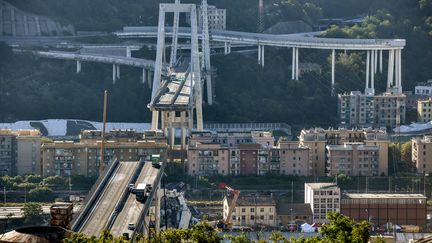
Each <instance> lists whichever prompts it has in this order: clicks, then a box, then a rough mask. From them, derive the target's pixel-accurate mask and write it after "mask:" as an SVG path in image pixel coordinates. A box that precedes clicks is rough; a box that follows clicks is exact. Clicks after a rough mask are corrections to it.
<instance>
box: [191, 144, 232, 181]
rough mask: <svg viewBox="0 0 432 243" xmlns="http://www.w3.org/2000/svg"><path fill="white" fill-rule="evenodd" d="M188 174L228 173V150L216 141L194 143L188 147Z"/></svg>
mask: <svg viewBox="0 0 432 243" xmlns="http://www.w3.org/2000/svg"><path fill="white" fill-rule="evenodd" d="M187 156H188V161H190V163H188V171H189V174H190V175H217V174H219V175H228V174H229V150H228V148H226V147H225V148H224V147H222V146H221V145H220V144H217V143H199V142H197V143H194V145H190V146H189V147H188V153H187Z"/></svg>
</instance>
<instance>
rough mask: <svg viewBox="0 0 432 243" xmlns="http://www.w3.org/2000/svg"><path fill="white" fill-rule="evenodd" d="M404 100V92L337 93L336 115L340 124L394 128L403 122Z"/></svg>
mask: <svg viewBox="0 0 432 243" xmlns="http://www.w3.org/2000/svg"><path fill="white" fill-rule="evenodd" d="M405 102H406V96H405V95H404V94H398V93H392V92H385V93H383V94H380V95H371V94H362V93H361V92H360V91H353V92H351V93H350V94H339V95H338V116H339V119H340V123H341V124H342V125H349V126H374V127H389V128H394V127H396V126H397V125H399V124H403V123H404V122H405V116H406V114H405V113H406V105H405Z"/></svg>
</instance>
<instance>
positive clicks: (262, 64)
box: [261, 45, 265, 67]
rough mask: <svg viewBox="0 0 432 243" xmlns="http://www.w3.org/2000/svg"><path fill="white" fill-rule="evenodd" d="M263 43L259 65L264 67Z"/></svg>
mask: <svg viewBox="0 0 432 243" xmlns="http://www.w3.org/2000/svg"><path fill="white" fill-rule="evenodd" d="M264 60H265V58H264V45H262V46H261V66H262V67H264Z"/></svg>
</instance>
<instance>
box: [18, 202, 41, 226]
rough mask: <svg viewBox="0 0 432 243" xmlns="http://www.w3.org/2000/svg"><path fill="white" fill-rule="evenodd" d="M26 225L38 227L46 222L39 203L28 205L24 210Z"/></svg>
mask: <svg viewBox="0 0 432 243" xmlns="http://www.w3.org/2000/svg"><path fill="white" fill-rule="evenodd" d="M22 213H23V215H24V224H26V225H38V224H42V223H43V221H44V217H43V210H42V206H41V205H40V204H38V203H33V202H31V203H26V204H24V207H23V208H22Z"/></svg>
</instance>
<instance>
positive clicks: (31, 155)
mask: <svg viewBox="0 0 432 243" xmlns="http://www.w3.org/2000/svg"><path fill="white" fill-rule="evenodd" d="M16 134H17V137H16V140H17V174H18V175H24V174H38V175H40V174H41V173H42V165H41V143H42V137H41V136H42V135H41V133H40V132H39V130H18V131H16Z"/></svg>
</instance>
